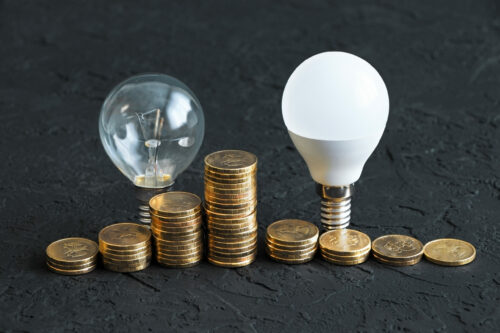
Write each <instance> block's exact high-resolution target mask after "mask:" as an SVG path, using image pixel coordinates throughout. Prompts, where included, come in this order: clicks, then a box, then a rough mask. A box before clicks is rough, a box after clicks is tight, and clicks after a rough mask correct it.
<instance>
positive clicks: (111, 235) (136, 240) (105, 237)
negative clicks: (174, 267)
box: [99, 222, 151, 250]
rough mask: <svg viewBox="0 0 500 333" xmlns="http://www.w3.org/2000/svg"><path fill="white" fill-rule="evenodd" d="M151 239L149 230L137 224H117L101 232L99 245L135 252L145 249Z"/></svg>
mask: <svg viewBox="0 0 500 333" xmlns="http://www.w3.org/2000/svg"><path fill="white" fill-rule="evenodd" d="M150 239H151V232H150V231H149V229H148V228H147V227H145V226H142V225H139V224H136V223H128V222H125V223H116V224H112V225H109V226H107V227H105V228H103V229H102V230H101V231H100V232H99V245H102V247H103V248H110V249H114V250H133V249H137V248H140V247H144V246H145V245H146V244H147V243H148V242H150ZM100 247H101V246H100Z"/></svg>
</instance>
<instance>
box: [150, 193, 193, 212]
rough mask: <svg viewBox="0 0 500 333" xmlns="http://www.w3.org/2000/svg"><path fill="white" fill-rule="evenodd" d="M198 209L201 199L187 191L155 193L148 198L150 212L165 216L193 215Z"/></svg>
mask: <svg viewBox="0 0 500 333" xmlns="http://www.w3.org/2000/svg"><path fill="white" fill-rule="evenodd" d="M200 209H201V199H200V198H199V197H198V196H197V195H196V194H193V193H189V192H179V191H172V192H166V193H161V194H158V195H155V196H154V197H152V198H151V200H149V210H150V212H151V213H152V214H154V215H158V216H163V217H167V218H168V217H185V216H189V215H194V214H197V213H198V212H199V211H200Z"/></svg>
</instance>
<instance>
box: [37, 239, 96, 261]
mask: <svg viewBox="0 0 500 333" xmlns="http://www.w3.org/2000/svg"><path fill="white" fill-rule="evenodd" d="M98 252H99V247H98V246H97V243H96V242H94V241H91V240H90V239H86V238H79V237H71V238H63V239H60V240H57V241H55V242H52V243H51V244H50V245H49V246H47V249H46V250H45V254H46V256H47V257H48V258H50V260H51V261H53V262H56V263H59V264H61V265H64V264H68V265H79V264H85V263H89V262H95V261H96V259H97V254H98Z"/></svg>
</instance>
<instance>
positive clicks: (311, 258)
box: [268, 253, 314, 265]
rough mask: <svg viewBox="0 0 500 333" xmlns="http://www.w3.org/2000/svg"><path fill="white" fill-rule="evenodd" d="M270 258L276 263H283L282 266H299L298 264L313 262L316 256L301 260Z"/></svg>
mask: <svg viewBox="0 0 500 333" xmlns="http://www.w3.org/2000/svg"><path fill="white" fill-rule="evenodd" d="M268 255H269V253H268ZM269 258H271V259H272V260H274V261H276V262H279V263H282V264H289V265H298V264H305V263H307V262H309V261H311V260H313V259H314V256H310V257H305V258H300V259H282V258H278V257H273V256H271V255H269Z"/></svg>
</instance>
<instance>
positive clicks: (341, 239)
mask: <svg viewBox="0 0 500 333" xmlns="http://www.w3.org/2000/svg"><path fill="white" fill-rule="evenodd" d="M319 246H320V247H321V250H322V251H324V252H328V253H330V254H333V255H343V256H354V255H356V254H361V253H365V252H366V251H370V249H371V240H370V237H368V235H366V234H364V233H362V232H360V231H357V230H353V229H338V230H331V231H327V232H325V233H324V234H322V235H321V236H320V237H319Z"/></svg>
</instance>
